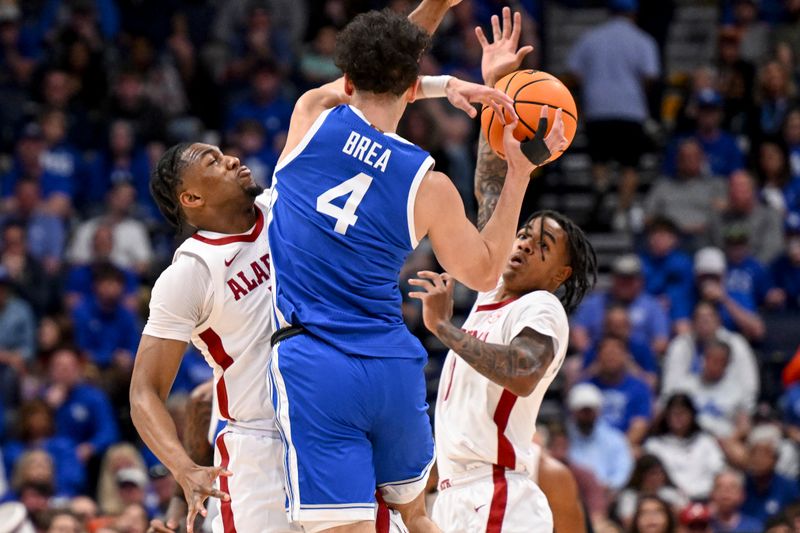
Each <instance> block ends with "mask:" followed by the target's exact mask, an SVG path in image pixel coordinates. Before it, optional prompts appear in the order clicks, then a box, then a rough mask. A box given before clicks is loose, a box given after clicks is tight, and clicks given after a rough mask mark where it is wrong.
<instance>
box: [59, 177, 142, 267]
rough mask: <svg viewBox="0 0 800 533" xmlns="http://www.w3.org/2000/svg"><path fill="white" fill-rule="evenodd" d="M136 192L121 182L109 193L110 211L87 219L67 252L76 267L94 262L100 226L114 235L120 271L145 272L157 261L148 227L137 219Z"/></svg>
mask: <svg viewBox="0 0 800 533" xmlns="http://www.w3.org/2000/svg"><path fill="white" fill-rule="evenodd" d="M135 201H136V190H135V189H134V188H133V186H132V185H131V184H130V183H127V182H124V181H123V182H119V183H116V184H114V185H113V186H112V188H111V190H110V191H109V193H108V208H107V211H106V212H105V213H104V214H102V215H100V216H97V217H95V218H92V219H90V220H87V221H86V222H84V223H83V224H81V225H80V226H78V228H77V229H76V230H75V237H74V238H73V240H72V243H71V244H70V246H69V249H68V250H67V258H68V259H69V260H70V262H72V263H73V264H87V263H91V262H92V260H93V259H94V257H93V255H92V239H93V237H94V235H95V232H96V231H97V228H98V227H100V226H107V227H110V228H112V229H113V232H114V235H113V237H114V248H113V249H112V251H111V256H110V259H111V261H113V262H114V264H115V265H118V266H119V267H120V268H125V269H130V270H133V271H135V272H137V273H140V274H141V273H144V272H147V270H148V269H149V268H150V262H151V261H152V260H153V248H152V245H151V243H150V236H149V235H148V233H147V228H146V227H145V225H144V223H142V221H141V220H137V219H136V218H134V217H133V214H132V210H133V207H134V205H135Z"/></svg>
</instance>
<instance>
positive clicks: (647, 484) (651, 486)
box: [640, 465, 667, 492]
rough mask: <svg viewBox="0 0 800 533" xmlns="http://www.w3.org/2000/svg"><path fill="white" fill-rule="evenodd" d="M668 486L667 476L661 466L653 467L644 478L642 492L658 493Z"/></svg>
mask: <svg viewBox="0 0 800 533" xmlns="http://www.w3.org/2000/svg"><path fill="white" fill-rule="evenodd" d="M666 484H667V474H666V473H665V472H664V468H662V467H661V465H653V466H652V467H650V468H649V469H648V470H647V471H646V472H645V473H644V476H642V486H641V489H640V492H656V491H657V490H658V489H660V488H661V487H663V486H665V485H666Z"/></svg>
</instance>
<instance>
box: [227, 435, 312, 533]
mask: <svg viewBox="0 0 800 533" xmlns="http://www.w3.org/2000/svg"><path fill="white" fill-rule="evenodd" d="M282 458H283V448H282V446H281V441H280V438H279V437H278V435H277V432H274V433H272V432H266V431H259V430H246V429H241V428H236V427H232V426H231V425H230V424H228V427H226V428H225V429H224V430H222V432H221V433H220V434H219V436H218V437H217V440H216V443H215V446H214V464H215V465H217V466H219V465H221V466H223V467H225V468H227V469H228V470H230V471H231V473H232V474H233V475H232V476H230V477H221V478H219V479H218V480H217V485H218V488H219V489H220V490H221V491H223V492H227V493H228V494H229V495H230V497H231V499H230V501H228V502H220V505H219V514H218V515H217V516H216V517H214V520H213V521H212V523H211V530H212V531H213V533H231V532H234V531H237V532H239V533H248V532H251V531H253V532H256V531H257V532H267V533H290V532H292V533H294V532H299V531H302V529H301V528H300V527H292V526H291V525H290V524H289V521H288V518H287V515H286V506H285V503H286V495H285V493H284V491H283V467H282V465H281V460H282Z"/></svg>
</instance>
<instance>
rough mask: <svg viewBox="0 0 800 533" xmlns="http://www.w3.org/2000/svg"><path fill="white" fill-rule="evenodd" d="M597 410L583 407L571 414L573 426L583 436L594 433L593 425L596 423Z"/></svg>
mask: <svg viewBox="0 0 800 533" xmlns="http://www.w3.org/2000/svg"><path fill="white" fill-rule="evenodd" d="M598 414H599V413H598V410H597V409H595V408H594V407H584V408H582V409H578V410H577V411H574V412H573V413H572V415H573V417H574V419H575V425H576V426H577V427H578V429H579V430H580V432H581V433H583V434H584V435H590V434H591V433H592V431H594V424H595V422H596V421H597V416H598Z"/></svg>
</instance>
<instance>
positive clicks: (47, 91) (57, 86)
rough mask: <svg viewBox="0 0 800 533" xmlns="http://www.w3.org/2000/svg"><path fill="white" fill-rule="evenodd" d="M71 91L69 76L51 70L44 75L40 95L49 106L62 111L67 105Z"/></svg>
mask: <svg viewBox="0 0 800 533" xmlns="http://www.w3.org/2000/svg"><path fill="white" fill-rule="evenodd" d="M73 91H74V89H73V87H72V82H71V81H70V79H69V75H68V74H67V73H66V72H64V71H63V70H51V71H50V72H48V73H47V74H46V75H45V78H44V88H43V89H42V94H43V95H44V100H45V102H46V103H47V104H48V105H49V106H51V107H55V108H58V109H64V108H65V107H67V105H68V104H69V101H70V99H71V98H72V94H73Z"/></svg>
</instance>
